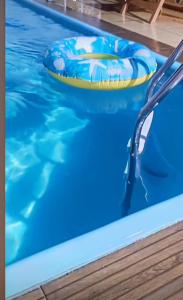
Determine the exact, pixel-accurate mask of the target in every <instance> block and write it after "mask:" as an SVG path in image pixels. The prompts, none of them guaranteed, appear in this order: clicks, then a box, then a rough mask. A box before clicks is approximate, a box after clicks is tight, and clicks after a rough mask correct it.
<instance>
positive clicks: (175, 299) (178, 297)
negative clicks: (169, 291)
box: [166, 290, 183, 300]
mask: <svg viewBox="0 0 183 300" xmlns="http://www.w3.org/2000/svg"><path fill="white" fill-rule="evenodd" d="M182 299H183V290H181V291H179V292H177V293H176V294H175V295H172V296H171V297H168V298H167V299H166V300H182Z"/></svg>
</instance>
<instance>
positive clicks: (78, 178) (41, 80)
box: [6, 0, 183, 296]
mask: <svg viewBox="0 0 183 300" xmlns="http://www.w3.org/2000/svg"><path fill="white" fill-rule="evenodd" d="M6 5H7V9H6V11H7V17H6V36H7V40H6V48H7V50H6V74H7V78H6V176H7V179H6V239H7V240H6V247H7V253H6V263H7V265H8V267H7V296H11V295H14V294H16V293H19V292H21V291H22V290H25V289H27V288H30V287H32V286H34V285H36V284H38V283H39V282H42V281H45V280H47V279H50V278H53V277H55V276H57V275H58V274H61V273H65V272H67V271H68V270H71V269H74V268H76V267H78V266H80V265H83V264H84V263H87V262H89V261H91V260H94V259H96V258H98V257H100V256H102V255H105V254H107V253H109V252H111V251H113V250H116V249H118V248H120V247H122V246H125V245H127V244H129V243H130V242H133V241H134V240H136V239H138V238H142V237H143V236H146V235H147V234H149V233H151V232H154V231H156V230H158V229H160V228H162V227H163V226H167V225H169V224H172V223H175V222H176V221H178V220H181V219H183V210H181V209H180V205H182V196H181V194H182V189H183V185H182V183H183V162H182V160H181V153H182V151H183V142H182V141H183V133H182V132H181V131H180V130H178V132H177V133H176V134H175V132H176V130H177V128H180V126H181V124H180V123H181V122H182V118H181V115H182V109H183V103H182V101H181V100H182V99H181V95H182V94H183V86H182V85H179V86H177V88H176V89H175V90H174V91H172V93H171V94H170V95H169V96H168V97H167V99H166V101H164V102H163V103H162V104H161V105H160V107H159V108H158V110H157V113H156V116H155V120H154V123H153V126H152V130H151V136H150V138H149V140H148V144H147V147H146V152H144V155H143V159H142V175H143V183H144V185H142V184H140V182H139V183H137V185H136V188H135V193H134V197H133V199H132V203H131V207H130V211H129V212H128V214H129V216H127V217H125V216H124V212H123V195H124V183H125V179H126V178H125V176H124V170H125V166H126V162H127V159H128V152H127V143H128V140H129V138H130V137H131V135H132V132H133V128H134V124H135V120H136V117H137V113H138V111H139V109H140V107H142V105H143V104H144V96H145V91H146V85H142V86H141V87H138V88H135V89H130V90H126V91H113V92H99V91H97V92H96V91H88V90H81V89H76V88H71V87H70V86H65V85H63V84H61V83H57V82H56V81H55V80H54V79H52V78H50V77H49V76H48V75H47V72H46V71H45V70H44V68H43V65H42V56H43V54H44V51H45V50H46V48H47V47H48V45H49V44H51V43H52V41H54V40H56V39H60V38H64V37H70V36H78V35H83V34H84V35H93V34H95V35H97V34H98V35H100V34H101V32H100V31H99V30H97V29H94V28H90V27H86V26H85V25H83V24H80V23H79V22H77V21H73V20H72V19H69V18H66V17H63V16H61V15H60V14H58V13H53V12H52V11H50V10H47V9H44V8H42V7H41V6H40V5H38V6H37V5H34V2H33V1H21V2H20V1H19V2H17V1H12V0H9V1H7V4H6ZM15 12H16V13H15ZM73 22H75V23H74V25H75V26H74V28H75V31H73V30H72V27H73ZM105 34H107V33H105ZM157 60H158V62H159V64H161V63H162V62H163V60H164V58H162V57H161V56H159V55H157ZM172 99H173V101H172ZM170 141H171V143H170ZM154 162H156V166H154V164H155V163H154ZM144 186H145V190H144ZM146 189H147V191H146ZM146 192H147V195H146ZM173 197H174V199H171V200H167V199H170V198H173ZM181 207H182V206H181ZM122 217H123V218H122ZM92 245H95V246H94V247H92ZM71 249H72V250H71ZM73 249H74V250H73ZM81 249H83V253H81ZM73 252H74V253H73ZM58 261H60V262H61V264H58ZM26 268H27V269H28V270H29V275H28V276H27V277H26V276H25V275H24V276H21V274H22V275H23V274H24V272H25V269H26ZM37 270H39V271H37ZM17 273H18V274H20V276H19V278H17V279H16V280H15V276H16V275H15V274H17ZM13 277H14V278H13Z"/></svg>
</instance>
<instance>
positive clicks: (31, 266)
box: [6, 0, 183, 299]
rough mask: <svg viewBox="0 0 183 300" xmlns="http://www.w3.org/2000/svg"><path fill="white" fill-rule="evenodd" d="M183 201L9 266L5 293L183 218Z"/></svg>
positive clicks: (58, 17) (82, 27) (83, 28)
mask: <svg viewBox="0 0 183 300" xmlns="http://www.w3.org/2000/svg"><path fill="white" fill-rule="evenodd" d="M19 3H23V4H25V5H26V6H29V7H31V8H32V9H34V11H37V12H38V13H41V14H44V15H46V16H48V17H51V18H52V19H54V20H55V21H56V22H62V25H64V26H66V27H69V28H72V27H73V26H74V28H75V29H76V30H78V32H81V33H83V34H84V35H91V34H93V35H109V34H108V33H107V32H104V31H102V30H99V29H96V28H94V27H92V26H90V25H86V24H84V23H82V22H80V21H77V20H76V19H74V18H71V17H67V16H65V15H62V14H61V13H59V12H57V11H55V10H53V9H50V8H48V7H46V6H44V5H42V4H38V3H36V2H34V1H31V0H30V1H29V0H22V1H19ZM110 35H111V34H110ZM155 55H156V59H157V61H158V63H159V64H162V63H164V61H165V60H166V57H163V56H161V55H159V54H156V53H155ZM179 65H180V64H179V63H175V64H174V67H173V68H177V67H178V66H179ZM138 201H140V199H138ZM182 203H183V195H180V196H177V197H175V198H171V199H168V200H167V201H164V202H161V203H159V204H157V205H154V206H151V207H149V208H147V209H144V210H141V211H139V212H137V213H134V214H132V215H130V216H128V217H125V218H123V219H121V220H118V221H116V222H113V223H111V224H109V225H106V226H104V227H101V228H99V229H97V230H94V231H92V232H89V233H87V234H84V235H82V236H79V237H77V238H75V239H72V240H70V241H67V242H64V243H62V244H60V245H57V246H55V247H52V248H49V249H48V250H45V251H42V252H40V253H38V254H35V255H33V256H30V257H28V258H26V259H23V260H21V261H19V262H17V263H14V264H12V265H10V266H8V267H7V268H6V297H7V298H8V299H10V298H12V297H15V296H16V295H19V294H21V293H23V292H25V291H28V290H31V289H33V288H35V287H37V286H39V285H40V284H42V283H45V282H46V281H49V280H51V279H54V278H56V277H58V276H61V275H63V274H65V273H68V272H69V271H72V270H74V269H76V268H79V267H81V266H83V265H85V264H87V263H90V262H92V261H94V260H96V259H98V258H101V257H103V256H105V255H107V254H109V253H111V252H113V251H116V250H118V249H120V248H123V247H125V246H127V245H129V244H131V243H133V242H135V241H137V240H139V239H142V238H145V237H147V236H148V235H150V234H153V233H155V232H157V231H159V230H160V229H163V228H166V227H168V226H170V225H172V224H175V223H177V222H179V221H181V220H183V209H181V208H182Z"/></svg>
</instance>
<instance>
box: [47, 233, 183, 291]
mask: <svg viewBox="0 0 183 300" xmlns="http://www.w3.org/2000/svg"><path fill="white" fill-rule="evenodd" d="M180 231H182V229H181V230H178V231H176V232H175V233H174V234H176V233H178V232H180ZM174 234H170V235H168V236H166V237H164V238H163V239H160V240H158V241H156V242H153V243H152V244H149V245H147V246H145V247H144V248H141V249H138V250H137V251H135V252H133V253H130V254H127V255H126V256H124V257H121V258H120V259H117V260H115V261H113V262H111V263H109V264H106V265H104V266H103V267H102V269H105V268H108V267H110V266H111V265H113V264H114V263H117V262H120V261H122V260H124V259H126V258H128V257H129V256H131V255H133V254H136V253H138V252H140V251H142V250H144V249H146V248H148V247H150V246H153V245H155V244H156V243H158V242H160V241H163V240H165V239H167V238H168V237H170V236H172V235H174ZM182 240H183V239H181V240H179V241H177V242H175V244H178V243H179V242H180V241H182ZM170 246H172V244H171V245H169V246H168V247H166V246H165V247H164V248H162V249H160V250H158V251H156V252H154V253H153V254H151V255H149V256H147V257H144V258H142V259H140V260H138V261H137V262H135V263H133V264H131V265H128V266H127V267H125V268H124V269H121V270H120V271H119V272H121V271H123V270H125V269H126V268H129V267H131V266H133V265H135V264H137V263H139V262H141V261H143V260H144V259H146V258H149V257H151V256H152V255H154V254H157V253H159V252H161V251H163V250H164V249H166V248H169V247H170ZM101 260H102V259H101ZM91 264H92V263H91ZM83 268H87V266H84V267H83ZM100 270H101V267H99V268H98V269H96V270H95V271H93V272H91V273H89V274H87V275H85V276H82V277H80V278H78V279H76V280H74V281H72V282H69V283H68V284H66V285H64V286H62V287H61V288H58V289H55V290H54V291H52V292H50V293H49V292H48V293H46V295H51V294H52V293H54V292H56V291H59V290H62V289H63V288H66V287H68V286H69V285H72V284H74V283H77V282H78V281H80V280H82V279H84V278H87V277H90V276H91V275H93V274H95V273H96V272H100ZM73 272H77V270H76V271H73ZM117 273H118V272H116V273H115V274H117ZM70 274H71V273H70ZM112 275H113V274H112ZM112 275H110V276H112ZM65 276H69V273H68V274H67V275H65ZM110 276H109V277H110ZM106 278H108V277H106ZM106 278H105V279H106ZM105 279H103V280H105ZM42 288H43V289H44V286H42Z"/></svg>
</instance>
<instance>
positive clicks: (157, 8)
mask: <svg viewBox="0 0 183 300" xmlns="http://www.w3.org/2000/svg"><path fill="white" fill-rule="evenodd" d="M164 2H165V0H160V1H159V2H158V4H157V6H156V8H155V9H154V13H153V14H152V16H151V18H150V21H149V23H150V24H152V23H154V22H156V20H157V18H158V16H159V14H160V11H161V9H162V7H163V4H164Z"/></svg>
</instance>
